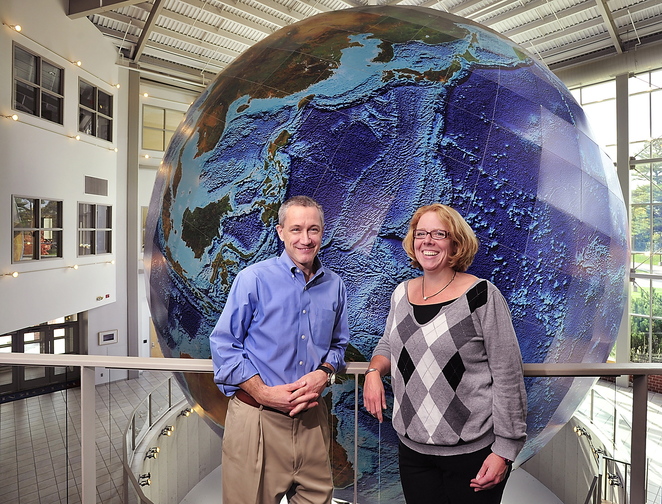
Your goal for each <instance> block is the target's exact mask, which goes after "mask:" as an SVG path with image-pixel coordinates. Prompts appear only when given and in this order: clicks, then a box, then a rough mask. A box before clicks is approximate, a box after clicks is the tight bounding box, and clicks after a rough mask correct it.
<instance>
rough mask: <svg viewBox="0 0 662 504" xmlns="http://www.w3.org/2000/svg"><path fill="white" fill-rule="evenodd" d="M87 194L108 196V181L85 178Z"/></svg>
mask: <svg viewBox="0 0 662 504" xmlns="http://www.w3.org/2000/svg"><path fill="white" fill-rule="evenodd" d="M85 194H97V195H99V196H108V181H107V180H105V179H100V178H96V177H88V176H85Z"/></svg>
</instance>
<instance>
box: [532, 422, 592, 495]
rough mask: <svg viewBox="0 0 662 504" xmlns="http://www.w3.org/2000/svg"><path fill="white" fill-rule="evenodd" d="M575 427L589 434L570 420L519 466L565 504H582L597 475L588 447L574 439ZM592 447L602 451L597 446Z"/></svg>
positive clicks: (584, 426) (583, 440)
mask: <svg viewBox="0 0 662 504" xmlns="http://www.w3.org/2000/svg"><path fill="white" fill-rule="evenodd" d="M575 426H580V427H583V428H585V429H587V431H590V428H587V427H586V425H584V424H582V423H581V422H580V421H579V420H577V419H576V418H574V417H573V418H572V419H571V420H570V421H569V422H568V423H567V424H565V426H564V427H563V428H562V429H561V430H560V431H559V432H558V433H557V434H556V435H555V436H554V437H553V438H552V439H551V440H550V441H549V442H548V443H547V444H546V445H545V446H544V447H543V448H542V450H540V451H539V452H538V453H537V454H536V455H535V456H534V457H532V458H531V459H529V460H528V461H526V462H525V463H524V464H522V466H521V467H522V469H524V470H525V471H526V472H528V473H529V474H530V475H531V476H533V477H534V478H536V479H537V480H538V481H540V482H541V483H542V484H543V485H545V486H546V487H547V488H549V490H551V491H552V492H553V493H554V495H556V496H557V497H558V498H559V499H560V500H561V501H562V502H564V503H565V504H584V503H585V502H586V496H587V495H588V491H589V489H590V487H591V482H592V481H593V477H594V476H595V475H597V474H598V472H597V471H598V465H597V462H596V461H595V458H594V456H593V454H592V452H591V447H590V445H589V443H588V442H587V441H586V440H585V439H583V438H580V437H577V434H576V433H575V431H574V430H573V429H574V427H575ZM593 439H597V436H593ZM596 443H597V441H596ZM595 447H596V448H602V449H604V446H603V445H602V444H600V443H597V445H596V446H595Z"/></svg>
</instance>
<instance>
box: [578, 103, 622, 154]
mask: <svg viewBox="0 0 662 504" xmlns="http://www.w3.org/2000/svg"><path fill="white" fill-rule="evenodd" d="M583 108H584V112H585V113H586V116H587V117H588V119H589V122H590V124H591V129H592V130H593V132H594V133H595V137H596V140H597V141H598V143H599V144H600V145H615V144H616V100H608V101H603V102H598V103H592V104H589V105H584V107H583Z"/></svg>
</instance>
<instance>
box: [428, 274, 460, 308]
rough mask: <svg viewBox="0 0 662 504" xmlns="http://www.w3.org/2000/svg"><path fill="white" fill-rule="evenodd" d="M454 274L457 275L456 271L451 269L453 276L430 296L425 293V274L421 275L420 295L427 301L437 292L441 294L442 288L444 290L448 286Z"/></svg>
mask: <svg viewBox="0 0 662 504" xmlns="http://www.w3.org/2000/svg"><path fill="white" fill-rule="evenodd" d="M455 275H457V271H453V278H451V281H450V282H448V283H447V284H446V285H444V286H443V287H442V288H441V289H439V290H438V291H437V292H435V293H434V294H432V295H430V296H426V295H425V275H423V281H422V282H421V296H423V301H427V300H428V299H430V298H431V297H435V296H436V295H437V294H441V293H442V292H443V291H444V290H446V287H448V286H449V285H450V284H451V283H453V280H455Z"/></svg>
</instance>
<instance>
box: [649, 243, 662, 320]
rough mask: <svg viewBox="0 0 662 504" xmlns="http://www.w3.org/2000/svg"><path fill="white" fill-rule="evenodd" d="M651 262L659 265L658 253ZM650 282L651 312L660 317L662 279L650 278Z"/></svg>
mask: <svg viewBox="0 0 662 504" xmlns="http://www.w3.org/2000/svg"><path fill="white" fill-rule="evenodd" d="M653 262H654V264H655V265H657V266H659V264H660V256H659V254H656V257H655V260H654V261H653ZM652 284H653V290H652V293H653V297H652V300H651V313H652V314H653V317H662V280H652Z"/></svg>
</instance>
